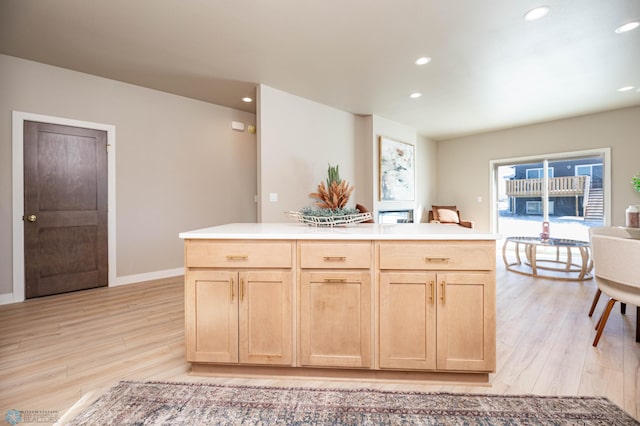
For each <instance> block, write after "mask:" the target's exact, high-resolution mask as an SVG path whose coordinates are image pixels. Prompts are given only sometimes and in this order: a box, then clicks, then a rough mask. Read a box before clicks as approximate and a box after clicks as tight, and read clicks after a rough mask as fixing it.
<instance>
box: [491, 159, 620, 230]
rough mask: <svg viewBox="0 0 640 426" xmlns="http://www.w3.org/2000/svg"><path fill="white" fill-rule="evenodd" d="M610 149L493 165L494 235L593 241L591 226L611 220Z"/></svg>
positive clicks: (494, 163)
mask: <svg viewBox="0 0 640 426" xmlns="http://www.w3.org/2000/svg"><path fill="white" fill-rule="evenodd" d="M608 162H609V150H608V149H602V150H592V151H580V152H573V153H563V154H549V155H543V156H540V157H521V158H511V159H504V160H495V161H492V162H491V167H492V176H493V180H494V182H493V198H494V200H493V201H494V203H493V205H494V206H495V207H494V209H493V211H492V217H493V225H494V230H495V231H496V232H498V233H499V234H501V236H502V237H509V236H532V237H533V236H539V234H540V233H541V232H542V222H545V221H547V222H549V223H550V231H551V236H552V237H557V238H570V239H575V240H583V241H586V240H588V238H589V237H588V232H589V231H588V229H589V227H591V226H603V225H605V224H606V223H607V218H608V200H609V194H608V191H607V187H608V178H607V177H606V176H607V175H608V166H607V164H608Z"/></svg>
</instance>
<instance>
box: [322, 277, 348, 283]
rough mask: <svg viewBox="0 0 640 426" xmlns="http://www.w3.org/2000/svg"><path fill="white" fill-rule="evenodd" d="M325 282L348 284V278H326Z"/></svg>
mask: <svg viewBox="0 0 640 426" xmlns="http://www.w3.org/2000/svg"><path fill="white" fill-rule="evenodd" d="M324 282H327V283H346V282H347V279H346V278H325V279H324Z"/></svg>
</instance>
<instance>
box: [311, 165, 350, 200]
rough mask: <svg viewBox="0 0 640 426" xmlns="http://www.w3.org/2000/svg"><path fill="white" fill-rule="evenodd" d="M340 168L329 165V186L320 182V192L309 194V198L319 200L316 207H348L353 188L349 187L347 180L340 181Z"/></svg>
mask: <svg viewBox="0 0 640 426" xmlns="http://www.w3.org/2000/svg"><path fill="white" fill-rule="evenodd" d="M339 167H340V166H335V167H334V166H332V165H331V164H329V169H328V170H327V185H326V186H325V184H324V182H320V184H319V185H318V192H312V193H311V194H309V197H311V198H315V199H317V200H318V201H317V202H316V205H317V206H318V207H320V208H321V209H342V208H344V207H345V206H346V205H347V202H348V201H349V197H351V193H352V192H353V186H349V183H348V182H347V181H346V180H344V179H340V170H339Z"/></svg>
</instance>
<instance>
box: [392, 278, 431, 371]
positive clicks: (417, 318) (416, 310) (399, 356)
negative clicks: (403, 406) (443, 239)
mask: <svg viewBox="0 0 640 426" xmlns="http://www.w3.org/2000/svg"><path fill="white" fill-rule="evenodd" d="M379 322H380V331H379V347H380V368H399V369H419V370H435V368H436V274H435V273H428V272H415V273H412V272H381V273H380V312H379Z"/></svg>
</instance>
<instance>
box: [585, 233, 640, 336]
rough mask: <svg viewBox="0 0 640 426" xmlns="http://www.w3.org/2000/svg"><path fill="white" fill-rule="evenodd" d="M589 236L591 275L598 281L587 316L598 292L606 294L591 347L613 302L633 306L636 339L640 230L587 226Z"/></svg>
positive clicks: (639, 312)
mask: <svg viewBox="0 0 640 426" xmlns="http://www.w3.org/2000/svg"><path fill="white" fill-rule="evenodd" d="M589 236H590V239H591V254H592V256H593V266H594V270H595V274H594V275H595V279H596V283H597V284H598V291H597V292H596V295H595V297H594V299H593V303H592V304H591V310H590V311H589V316H591V315H593V311H594V309H595V307H596V304H597V303H598V299H599V298H600V294H601V293H604V294H606V295H607V296H609V297H610V299H609V302H608V303H607V306H606V308H605V310H604V312H603V313H602V316H601V317H600V319H599V320H598V323H597V324H596V330H597V333H596V337H595V339H594V341H593V346H597V345H598V341H599V340H600V336H601V335H602V332H603V331H604V327H605V325H606V324H607V320H608V319H609V314H610V313H611V309H612V308H613V305H614V304H615V302H617V301H619V302H621V303H624V304H626V303H628V304H630V305H635V306H636V307H637V309H636V311H637V315H638V316H637V319H636V323H637V324H636V341H640V329H639V328H640V239H638V238H640V231H636V230H630V229H628V228H617V227H604V228H591V229H590V230H589ZM623 313H624V310H623Z"/></svg>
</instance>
